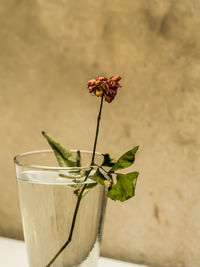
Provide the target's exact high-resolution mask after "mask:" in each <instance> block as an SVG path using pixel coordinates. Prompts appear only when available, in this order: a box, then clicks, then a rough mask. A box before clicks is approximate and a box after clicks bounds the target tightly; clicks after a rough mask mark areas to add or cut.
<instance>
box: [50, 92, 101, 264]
mask: <svg viewBox="0 0 200 267" xmlns="http://www.w3.org/2000/svg"><path fill="white" fill-rule="evenodd" d="M102 107H103V96H102V97H101V104H100V109H99V115H98V118H97V128H96V135H95V141H94V147H93V152H92V161H91V166H93V165H94V159H95V151H96V146H97V139H98V134H99V125H100V120H101V112H102ZM92 169H93V168H92V167H91V169H90V170H89V172H88V173H87V175H86V177H85V179H84V182H85V181H86V180H87V179H88V177H89V175H90V172H91V170H92ZM86 186H87V184H84V186H83V188H82V190H81V192H80V194H79V195H78V199H77V202H76V207H75V210H74V215H73V219H72V224H71V228H70V233H69V237H68V239H67V241H66V242H65V243H64V245H63V246H62V247H61V248H60V249H59V251H58V252H57V253H56V254H55V256H54V257H53V258H52V259H51V260H50V262H49V263H48V264H47V265H46V267H50V266H51V265H52V263H53V262H54V261H55V260H56V259H57V257H58V256H59V255H60V254H61V253H62V251H63V250H64V249H65V248H66V247H67V246H68V245H69V243H70V242H71V241H72V236H73V232H74V226H75V223H76V218H77V214H78V210H79V206H80V202H81V199H82V195H83V192H84V191H85V188H86Z"/></svg>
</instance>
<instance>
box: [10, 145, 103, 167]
mask: <svg viewBox="0 0 200 267" xmlns="http://www.w3.org/2000/svg"><path fill="white" fill-rule="evenodd" d="M70 151H71V152H72V153H73V152H77V151H78V149H70ZM79 151H80V152H81V153H87V154H91V155H92V153H93V152H92V151H90V150H79ZM52 152H54V151H53V150H52V149H41V150H32V151H28V152H23V153H20V154H17V155H16V156H15V157H14V163H15V164H16V165H18V166H21V167H26V168H33V169H40V170H41V169H44V170H54V171H56V170H80V169H81V170H82V169H88V168H93V169H94V168H97V167H98V166H97V165H91V166H89V165H87V166H80V167H78V166H73V167H60V166H47V165H38V164H31V163H24V162H22V161H20V159H21V158H22V157H24V156H27V155H31V154H39V153H52ZM95 155H98V156H102V157H103V155H102V154H101V153H100V152H95Z"/></svg>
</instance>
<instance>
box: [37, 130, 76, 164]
mask: <svg viewBox="0 0 200 267" xmlns="http://www.w3.org/2000/svg"><path fill="white" fill-rule="evenodd" d="M42 134H43V136H44V137H45V138H46V140H47V141H48V143H49V144H50V146H51V148H52V149H53V151H54V154H55V156H56V159H57V161H58V164H59V166H60V167H73V166H76V161H75V160H74V159H73V158H72V152H71V151H70V150H68V149H66V148H65V147H63V146H61V145H60V144H59V143H58V142H56V141H55V140H54V139H53V138H52V137H50V136H49V135H48V134H47V133H46V132H44V131H43V132H42Z"/></svg>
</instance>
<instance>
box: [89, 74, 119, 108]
mask: <svg viewBox="0 0 200 267" xmlns="http://www.w3.org/2000/svg"><path fill="white" fill-rule="evenodd" d="M120 80H121V77H120V76H111V77H110V78H109V79H107V78H105V77H103V76H97V77H96V79H92V80H89V81H88V89H89V92H90V93H93V94H94V95H96V96H104V98H105V100H106V101H107V102H108V103H111V102H112V101H113V99H114V98H115V96H116V94H117V89H118V88H119V87H121V85H120V84H119V83H118V82H119V81H120Z"/></svg>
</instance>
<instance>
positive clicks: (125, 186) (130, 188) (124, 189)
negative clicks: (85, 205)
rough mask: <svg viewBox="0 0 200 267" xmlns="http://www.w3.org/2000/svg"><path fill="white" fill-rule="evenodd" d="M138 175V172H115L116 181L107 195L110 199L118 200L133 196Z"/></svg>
mask: <svg viewBox="0 0 200 267" xmlns="http://www.w3.org/2000/svg"><path fill="white" fill-rule="evenodd" d="M138 175H139V173H138V172H130V173H127V174H121V173H119V174H117V182H116V184H115V185H113V186H112V188H111V190H110V191H109V192H108V197H109V198H111V199H112V200H120V201H122V202H123V201H125V200H127V199H129V198H131V197H133V196H134V195H135V187H136V182H137V178H138Z"/></svg>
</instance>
